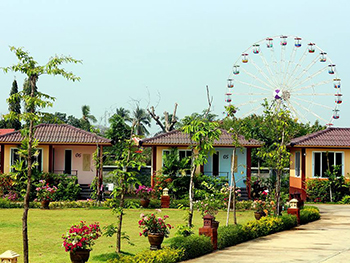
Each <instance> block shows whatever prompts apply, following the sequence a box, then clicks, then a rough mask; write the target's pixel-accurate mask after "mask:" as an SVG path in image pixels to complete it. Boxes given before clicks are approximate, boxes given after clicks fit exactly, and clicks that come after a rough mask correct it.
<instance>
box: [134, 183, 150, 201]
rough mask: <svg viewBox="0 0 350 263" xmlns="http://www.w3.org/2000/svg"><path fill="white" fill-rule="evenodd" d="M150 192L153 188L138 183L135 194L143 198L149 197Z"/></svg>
mask: <svg viewBox="0 0 350 263" xmlns="http://www.w3.org/2000/svg"><path fill="white" fill-rule="evenodd" d="M152 192H153V188H152V187H147V186H145V185H140V186H139V188H137V189H136V194H137V195H138V196H139V197H140V198H143V199H149V198H150V195H151V194H152Z"/></svg>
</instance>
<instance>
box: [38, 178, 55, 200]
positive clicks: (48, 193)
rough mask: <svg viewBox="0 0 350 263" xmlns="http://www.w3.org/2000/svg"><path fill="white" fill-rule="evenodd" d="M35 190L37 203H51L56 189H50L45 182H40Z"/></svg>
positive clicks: (53, 187)
mask: <svg viewBox="0 0 350 263" xmlns="http://www.w3.org/2000/svg"><path fill="white" fill-rule="evenodd" d="M35 190H36V191H37V193H36V195H37V201H51V200H52V199H53V198H54V194H55V193H56V191H57V187H56V186H52V187H50V186H49V184H48V183H46V181H45V180H40V181H39V184H38V186H37V188H36V189H35Z"/></svg>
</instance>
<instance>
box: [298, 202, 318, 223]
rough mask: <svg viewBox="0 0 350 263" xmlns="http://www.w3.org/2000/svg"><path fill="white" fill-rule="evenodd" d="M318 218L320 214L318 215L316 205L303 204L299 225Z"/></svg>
mask: <svg viewBox="0 0 350 263" xmlns="http://www.w3.org/2000/svg"><path fill="white" fill-rule="evenodd" d="M320 218H321V215H320V211H319V209H318V207H315V206H304V208H303V209H301V210H300V224H301V225H304V224H307V223H309V222H312V221H315V220H318V219H320Z"/></svg>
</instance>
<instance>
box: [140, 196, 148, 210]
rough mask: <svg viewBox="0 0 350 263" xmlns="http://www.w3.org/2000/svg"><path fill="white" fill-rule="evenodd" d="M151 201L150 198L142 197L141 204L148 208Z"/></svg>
mask: <svg viewBox="0 0 350 263" xmlns="http://www.w3.org/2000/svg"><path fill="white" fill-rule="evenodd" d="M149 202H150V200H149V199H144V198H141V200H140V203H141V206H142V207H143V208H147V207H148V205H149Z"/></svg>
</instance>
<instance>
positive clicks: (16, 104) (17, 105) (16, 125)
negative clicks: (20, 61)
mask: <svg viewBox="0 0 350 263" xmlns="http://www.w3.org/2000/svg"><path fill="white" fill-rule="evenodd" d="M17 93H18V85H17V81H16V80H14V81H13V82H12V88H11V92H10V97H11V96H12V95H14V94H17ZM14 97H16V99H14V100H13V101H12V102H9V112H14V113H15V114H21V100H20V98H19V97H18V96H14ZM9 128H13V129H15V130H20V129H21V122H20V121H19V120H17V119H15V120H12V121H10V122H9Z"/></svg>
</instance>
